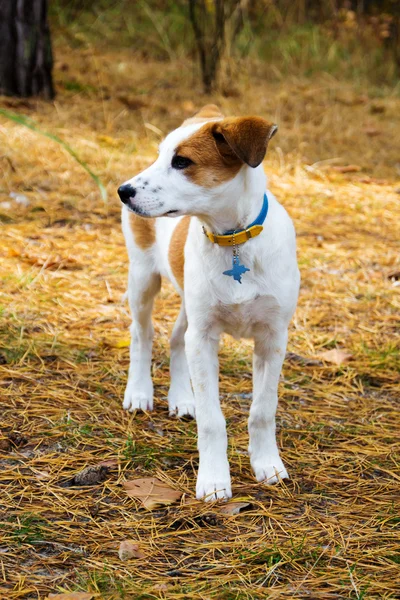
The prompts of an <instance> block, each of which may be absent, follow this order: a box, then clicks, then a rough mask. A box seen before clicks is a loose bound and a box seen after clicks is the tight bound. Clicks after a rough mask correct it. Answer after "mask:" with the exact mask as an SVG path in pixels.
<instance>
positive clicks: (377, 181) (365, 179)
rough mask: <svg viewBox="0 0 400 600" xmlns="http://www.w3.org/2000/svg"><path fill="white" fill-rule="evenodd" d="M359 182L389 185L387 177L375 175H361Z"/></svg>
mask: <svg viewBox="0 0 400 600" xmlns="http://www.w3.org/2000/svg"><path fill="white" fill-rule="evenodd" d="M359 182H360V183H373V184H375V185H389V181H388V180H387V179H377V178H376V177H361V179H359Z"/></svg>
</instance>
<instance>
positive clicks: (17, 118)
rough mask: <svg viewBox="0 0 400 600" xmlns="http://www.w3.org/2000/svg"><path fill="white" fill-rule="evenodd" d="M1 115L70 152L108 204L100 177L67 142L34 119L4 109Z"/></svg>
mask: <svg viewBox="0 0 400 600" xmlns="http://www.w3.org/2000/svg"><path fill="white" fill-rule="evenodd" d="M0 115H2V116H3V117H5V118H6V119H9V120H10V121H14V122H15V123H18V124H19V125H23V126H24V127H28V129H31V130H32V131H35V132H36V133H38V134H39V135H43V136H45V137H47V138H49V139H50V140H53V142H56V143H57V144H59V145H60V146H62V147H63V148H64V150H66V151H67V152H68V154H70V155H71V156H72V158H74V160H76V162H77V163H79V164H80V165H81V167H83V168H84V169H85V171H86V172H87V173H88V174H89V175H90V177H91V178H92V179H93V181H94V182H95V183H96V185H97V187H98V188H99V190H100V194H101V197H102V199H103V201H104V202H107V199H108V196H107V190H106V188H105V187H104V185H103V184H102V183H101V181H100V178H99V177H98V175H96V174H95V173H93V171H92V170H91V168H90V167H89V166H88V165H87V164H86V163H85V162H84V161H83V160H82V159H81V158H79V156H78V155H77V153H76V152H75V150H73V149H72V148H71V146H69V145H68V144H67V143H66V142H64V140H62V139H61V138H59V137H58V136H57V135H54V134H53V133H48V132H47V131H42V130H41V129H40V128H39V127H38V126H37V125H36V123H35V122H34V121H32V119H29V118H28V117H25V116H23V115H18V114H16V113H13V112H11V111H9V110H4V109H3V108H0Z"/></svg>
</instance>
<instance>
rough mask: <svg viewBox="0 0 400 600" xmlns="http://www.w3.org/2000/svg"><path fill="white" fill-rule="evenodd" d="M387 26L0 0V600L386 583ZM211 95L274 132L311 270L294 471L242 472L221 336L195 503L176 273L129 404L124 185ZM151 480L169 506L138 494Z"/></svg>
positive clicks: (292, 429)
mask: <svg viewBox="0 0 400 600" xmlns="http://www.w3.org/2000/svg"><path fill="white" fill-rule="evenodd" d="M33 23H35V24H36V25H35V27H34V26H33ZM399 23H400V2H399V1H397V0H381V1H378V0H325V1H317V0H257V1H255V0H238V1H236V0H229V1H226V2H223V1H222V0H176V1H172V0H147V1H146V0H135V1H134V0H114V1H111V0H70V1H67V0H52V1H50V2H49V3H47V2H46V0H18V2H12V1H11V0H0V89H1V93H2V94H3V95H0V228H1V236H0V411H1V421H0V485H1V486H2V490H3V491H2V496H1V499H0V515H1V516H0V537H1V542H0V544H1V545H0V598H7V600H17V599H20V598H27V599H28V598H29V599H30V598H35V599H40V600H41V599H44V598H48V597H50V596H48V594H49V593H58V594H60V595H59V596H55V598H60V599H61V598H65V599H67V598H70V600H72V598H80V599H82V600H90V599H91V598H92V597H93V598H98V597H102V598H109V599H110V600H111V599H112V600H114V599H115V598H135V599H141V600H153V599H158V598H160V599H161V598H166V597H168V598H176V599H179V600H183V599H188V600H205V599H208V598H213V599H215V600H242V599H248V600H253V599H255V598H256V599H258V598H259V599H261V598H266V597H268V598H270V599H274V598H279V599H282V598H290V599H292V598H312V599H318V598H319V599H321V600H330V599H332V600H342V599H343V598H350V599H357V600H389V599H395V598H398V597H399V596H398V589H399V585H398V582H399V581H400V570H399V564H400V555H399V547H398V535H399V526H400V523H399V514H400V502H399V494H398V480H399V476H400V473H399V463H400V444H399V436H398V401H399V397H400V377H399V373H400V346H399V335H398V334H399V314H400V303H399V294H398V291H399V285H400V252H399V240H400V211H399V200H400V77H399V76H400V59H399V57H400V33H399V32H400V25H399ZM50 40H51V45H50ZM51 47H52V51H51ZM209 102H213V103H216V104H218V105H220V106H221V108H222V111H223V112H224V113H225V114H226V115H245V114H257V115H260V116H264V117H266V118H267V119H268V120H270V121H274V122H275V123H277V124H278V127H279V131H278V134H277V135H276V136H275V137H274V139H273V141H272V142H271V144H270V147H269V150H268V155H267V157H266V160H265V169H266V172H267V175H268V180H269V187H270V189H271V191H272V192H273V193H274V194H276V196H277V198H278V200H279V201H280V202H281V203H282V204H283V205H284V206H285V208H286V209H287V210H288V212H289V214H290V215H291V217H292V218H293V221H294V224H295V227H296V231H297V239H298V259H299V266H300V270H301V276H302V286H301V294H300V299H299V305H298V308H297V311H296V315H295V318H294V320H293V323H292V326H291V331H290V336H289V338H290V341H289V348H288V354H287V360H286V361H285V364H284V368H283V373H282V378H281V383H280V388H279V396H280V401H279V408H278V442H279V445H280V447H281V450H282V456H283V459H284V461H285V464H286V465H287V467H288V470H289V473H290V475H291V480H290V481H288V482H285V483H283V484H281V485H278V486H274V487H267V486H264V485H262V484H258V483H256V482H255V480H254V477H253V475H252V472H251V470H250V465H249V460H248V456H247V443H248V439H247V433H246V424H245V421H246V417H247V414H248V410H249V404H250V398H251V389H252V385H251V370H252V367H251V360H252V358H251V356H252V349H251V347H250V344H249V343H247V342H245V341H244V342H242V343H238V342H236V341H233V340H231V339H230V338H228V337H226V338H224V340H223V344H222V345H221V352H220V358H221V361H220V362H221V364H220V373H221V375H220V395H221V402H222V407H223V410H224V413H225V415H226V417H227V424H228V437H229V444H230V445H229V460H230V464H231V471H232V475H233V494H234V498H233V500H232V502H230V503H228V504H227V505H226V506H225V507H221V506H220V505H207V506H206V505H204V504H202V503H200V502H197V501H196V500H195V499H194V488H195V474H196V470H197V450H196V426H195V423H193V422H181V421H179V420H175V419H171V418H168V412H167V401H166V397H167V392H168V383H169V349H168V348H169V336H170V333H171V329H172V325H173V323H174V320H175V318H176V316H177V313H178V310H179V299H178V298H177V297H176V295H175V293H174V292H173V290H172V288H171V287H170V286H169V285H168V284H163V288H162V290H161V293H160V296H159V298H158V299H157V302H156V307H155V312H154V324H155V332H156V335H155V343H154V353H153V354H154V361H153V380H154V383H155V410H154V412H152V413H151V414H139V415H136V416H134V415H131V414H127V413H126V412H125V411H123V410H122V407H121V403H122V397H123V391H124V387H125V383H126V375H127V368H128V363H129V348H128V346H129V333H128V328H129V325H130V315H129V310H128V307H127V305H126V302H125V301H124V293H125V291H126V278H127V270H128V268H127V257H126V252H125V247H124V241H123V237H122V233H121V230H120V202H119V200H118V198H117V195H116V189H117V187H118V186H119V185H120V184H121V183H122V182H123V181H125V180H126V179H128V178H130V177H132V176H133V175H134V174H136V173H138V172H139V171H140V170H142V169H144V168H146V167H147V166H149V165H150V164H151V163H152V162H153V161H154V159H155V157H156V153H157V147H158V144H159V142H160V140H161V139H162V137H163V136H164V135H166V134H167V133H168V132H169V131H170V130H171V129H172V128H175V127H177V126H179V125H180V123H181V122H182V121H183V120H184V119H185V118H187V117H189V116H191V115H192V114H193V113H194V112H195V111H196V110H198V109H199V108H201V106H202V105H204V104H206V103H209ZM87 467H90V468H91V469H92V471H89V473H92V476H91V479H90V478H89V480H88V479H87V471H85V469H86V468H87ZM93 473H94V474H95V476H94V477H93ZM96 474H97V475H98V476H96ZM153 476H156V477H158V478H160V479H162V480H163V481H164V482H166V483H167V484H168V485H169V486H171V487H172V488H174V489H175V490H179V491H180V492H181V493H182V494H184V496H183V498H182V499H181V501H180V502H178V503H176V504H174V505H172V506H169V505H168V502H167V501H166V502H165V505H163V503H161V504H162V505H161V506H160V507H158V508H157V509H156V510H152V511H150V510H143V506H142V505H141V503H140V502H139V500H137V499H132V498H130V497H128V495H127V493H126V491H125V489H124V488H123V484H124V482H125V481H127V480H130V479H133V478H136V477H153ZM85 477H86V479H85ZM238 501H240V505H239V506H238V504H236V503H237V502H238ZM129 540H130V543H131V551H132V552H133V556H132V558H131V559H130V560H128V561H126V560H122V558H121V554H118V548H119V547H120V544H121V542H124V541H129ZM132 544H133V545H134V548H133V550H132ZM72 592H74V593H78V592H79V593H82V594H84V595H83V596H76V595H75V596H72V595H71V594H72Z"/></svg>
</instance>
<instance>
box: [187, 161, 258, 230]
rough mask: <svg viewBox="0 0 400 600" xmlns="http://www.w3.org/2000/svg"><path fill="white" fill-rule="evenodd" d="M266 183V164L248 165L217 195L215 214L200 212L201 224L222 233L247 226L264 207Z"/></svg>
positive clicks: (214, 206)
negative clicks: (264, 165)
mask: <svg viewBox="0 0 400 600" xmlns="http://www.w3.org/2000/svg"><path fill="white" fill-rule="evenodd" d="M266 184H267V178H266V176H265V173H264V170H263V168H262V165H260V166H259V167H257V168H256V169H251V168H250V167H244V168H243V169H242V170H241V171H240V173H238V175H237V176H236V177H235V178H234V179H233V180H232V181H230V182H228V183H227V184H225V185H224V186H223V188H222V189H221V194H220V195H218V196H216V197H215V202H214V203H213V212H212V214H207V215H199V216H198V218H199V220H200V222H201V224H202V225H204V227H205V228H206V229H207V230H208V231H212V232H213V233H218V234H223V233H225V232H226V231H233V230H235V229H243V228H245V227H247V226H248V225H249V224H250V223H252V222H253V221H254V220H255V219H256V218H257V216H258V215H259V213H260V211H261V208H262V204H263V199H264V193H265V189H266Z"/></svg>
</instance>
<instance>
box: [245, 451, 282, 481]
mask: <svg viewBox="0 0 400 600" xmlns="http://www.w3.org/2000/svg"><path fill="white" fill-rule="evenodd" d="M253 470H254V474H255V476H256V479H257V481H262V482H264V483H266V484H268V485H270V484H273V483H278V481H279V480H280V479H289V475H288V472H287V471H286V469H285V467H284V465H283V462H282V460H281V459H280V457H279V456H278V457H275V458H271V459H268V460H265V461H259V462H258V463H257V464H254V465H253Z"/></svg>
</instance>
